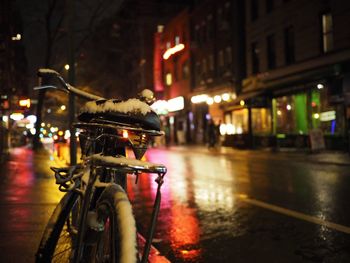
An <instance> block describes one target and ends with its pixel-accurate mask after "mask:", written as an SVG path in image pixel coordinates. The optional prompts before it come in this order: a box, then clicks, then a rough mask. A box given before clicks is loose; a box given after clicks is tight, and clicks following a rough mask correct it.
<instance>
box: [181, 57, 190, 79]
mask: <svg viewBox="0 0 350 263" xmlns="http://www.w3.org/2000/svg"><path fill="white" fill-rule="evenodd" d="M189 75H190V68H189V66H188V62H187V61H185V62H184V63H183V64H182V79H188V77H189Z"/></svg>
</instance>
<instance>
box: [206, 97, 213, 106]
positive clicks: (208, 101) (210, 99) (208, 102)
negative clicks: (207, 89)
mask: <svg viewBox="0 0 350 263" xmlns="http://www.w3.org/2000/svg"><path fill="white" fill-rule="evenodd" d="M213 103H214V99H213V98H211V97H209V98H207V104H208V105H212V104H213Z"/></svg>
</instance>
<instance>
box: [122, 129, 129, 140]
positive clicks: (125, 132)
mask: <svg viewBox="0 0 350 263" xmlns="http://www.w3.org/2000/svg"><path fill="white" fill-rule="evenodd" d="M128 137H129V133H128V131H127V130H123V138H125V139H127V138H128Z"/></svg>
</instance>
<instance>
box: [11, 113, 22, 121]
mask: <svg viewBox="0 0 350 263" xmlns="http://www.w3.org/2000/svg"><path fill="white" fill-rule="evenodd" d="M23 118H24V115H23V114H22V113H18V112H15V113H12V114H11V115H10V119H11V120H14V121H20V120H23Z"/></svg>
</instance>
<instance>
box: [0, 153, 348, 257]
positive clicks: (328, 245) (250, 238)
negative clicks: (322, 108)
mask: <svg viewBox="0 0 350 263" xmlns="http://www.w3.org/2000/svg"><path fill="white" fill-rule="evenodd" d="M50 158H51V160H50ZM146 159H147V160H149V161H152V162H159V163H163V164H165V165H166V166H167V167H168V173H167V175H166V176H165V183H164V185H163V187H162V189H163V191H162V193H163V195H162V198H163V199H162V204H161V214H160V217H159V221H158V226H157V231H156V236H155V239H154V242H153V245H154V246H155V247H156V248H157V249H158V250H159V251H160V252H161V253H162V255H164V256H166V257H167V258H168V259H169V260H170V261H171V262H350V254H349V252H350V235H349V233H348V232H347V231H350V212H349V211H350V205H349V203H348V200H349V199H350V198H349V197H350V191H349V190H348V189H350V174H349V168H350V158H349V156H348V155H346V154H343V153H334V152H332V153H328V152H324V153H320V154H310V153H305V152H290V151H288V152H285V151H281V152H277V153H273V152H270V151H244V150H233V149H229V148H221V149H216V150H208V149H206V148H204V147H173V148H170V149H165V148H164V149H162V148H159V149H150V150H149V151H148V153H147V155H146ZM55 160H56V161H55ZM62 164H63V163H57V159H54V158H53V156H50V155H49V154H48V152H39V153H35V154H34V153H33V152H32V151H31V150H30V149H28V148H17V149H13V150H12V152H11V159H10V161H9V162H8V163H6V165H5V166H4V167H2V171H1V173H0V175H1V176H0V209H1V217H0V252H1V254H2V258H1V260H0V261H1V262H33V261H34V254H35V251H36V249H37V246H38V244H39V241H40V236H41V233H42V232H43V230H44V227H45V224H46V222H47V220H48V218H49V216H50V213H51V212H52V210H53V208H54V206H55V204H56V203H57V202H58V200H59V198H60V197H61V196H62V194H61V193H60V192H59V191H58V190H57V186H56V185H55V184H54V180H53V176H52V172H50V170H49V167H50V166H57V165H62ZM134 179H135V177H134V176H133V175H130V176H129V196H130V199H131V200H132V201H133V204H134V213H135V215H136V219H137V221H138V222H139V223H138V226H139V229H140V232H141V233H142V234H145V233H146V231H147V225H148V221H149V215H150V214H151V212H152V204H153V202H152V201H153V199H154V196H155V193H156V187H157V185H156V183H154V179H155V177H154V175H147V174H142V175H140V178H139V182H138V184H137V185H135V183H134Z"/></svg>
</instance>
